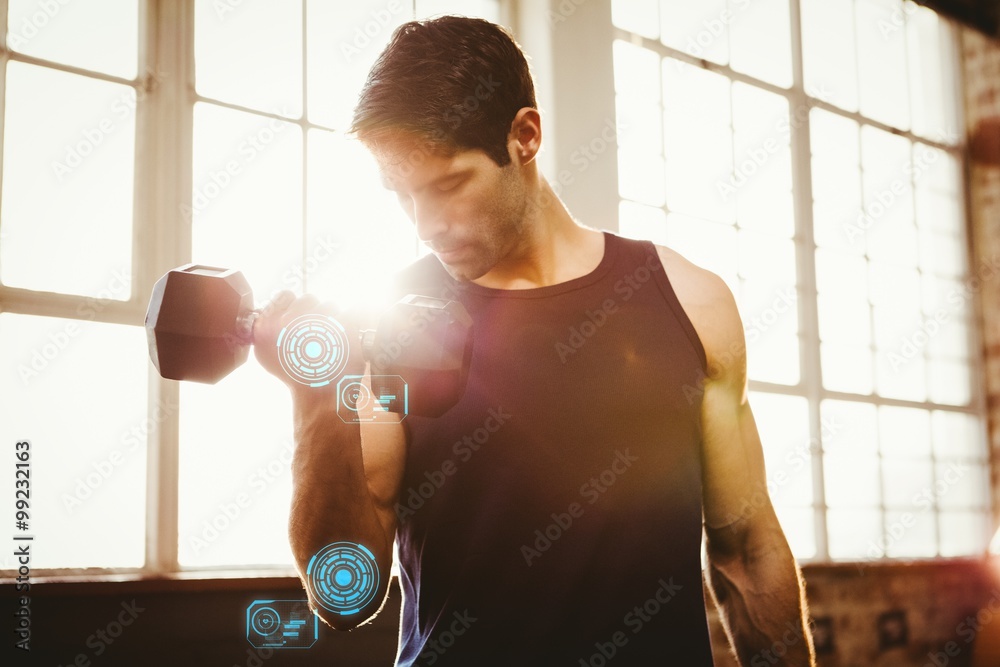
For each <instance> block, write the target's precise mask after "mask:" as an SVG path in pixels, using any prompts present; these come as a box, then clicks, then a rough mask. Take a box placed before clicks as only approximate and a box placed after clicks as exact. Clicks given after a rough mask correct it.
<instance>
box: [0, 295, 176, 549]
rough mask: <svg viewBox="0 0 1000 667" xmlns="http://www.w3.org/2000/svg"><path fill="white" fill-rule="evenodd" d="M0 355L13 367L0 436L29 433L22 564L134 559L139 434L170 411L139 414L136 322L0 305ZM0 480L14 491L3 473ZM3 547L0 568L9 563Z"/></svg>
mask: <svg viewBox="0 0 1000 667" xmlns="http://www.w3.org/2000/svg"><path fill="white" fill-rule="evenodd" d="M0 356H2V357H3V359H2V365H3V367H4V368H8V369H11V371H13V372H10V373H4V374H3V376H2V377H0V395H2V396H3V397H4V402H3V411H4V419H2V420H0V437H2V438H3V440H4V442H8V443H13V442H15V440H16V439H24V438H28V439H30V441H31V492H32V493H31V499H30V500H31V510H30V520H29V526H30V528H29V534H36V535H44V536H45V540H44V548H41V549H39V550H38V552H37V553H36V554H35V556H34V560H32V565H33V566H37V567H39V568H60V567H141V566H142V565H143V561H144V554H145V524H146V520H145V507H146V438H147V436H148V434H149V433H150V432H151V431H152V430H153V428H154V427H155V425H156V423H157V421H159V422H162V420H163V419H165V418H166V416H165V415H167V414H168V413H169V412H170V406H163V410H162V411H158V412H157V413H156V414H155V415H147V408H146V396H147V393H146V388H147V370H148V368H149V362H148V361H147V359H148V358H149V355H148V352H147V348H146V335H145V331H144V330H143V329H142V328H140V327H130V326H122V325H114V324H103V323H98V322H91V321H87V320H69V319H61V318H50V317H35V316H29V315H15V314H9V313H4V314H0ZM174 410H176V406H175V407H174ZM147 417H152V418H153V420H152V421H151V420H150V419H148V418H147ZM9 447H10V446H9ZM11 451H12V447H11ZM11 459H13V456H11ZM0 489H2V490H3V492H4V494H5V495H6V497H8V498H13V497H14V476H13V474H9V475H3V481H2V482H0ZM5 552H6V553H5V554H4V555H3V557H2V560H0V568H16V567H17V565H16V563H15V559H14V558H13V556H12V553H13V552H12V551H11V550H5Z"/></svg>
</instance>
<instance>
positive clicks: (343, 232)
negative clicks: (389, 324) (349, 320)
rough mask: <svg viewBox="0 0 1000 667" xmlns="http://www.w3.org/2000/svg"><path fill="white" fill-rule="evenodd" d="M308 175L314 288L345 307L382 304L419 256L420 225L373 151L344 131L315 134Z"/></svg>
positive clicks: (307, 269)
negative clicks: (385, 178)
mask: <svg viewBox="0 0 1000 667" xmlns="http://www.w3.org/2000/svg"><path fill="white" fill-rule="evenodd" d="M308 180H309V189H308V196H309V201H308V208H307V212H308V226H307V229H308V236H307V243H306V259H305V263H304V266H303V269H304V270H303V274H304V275H305V278H306V288H305V289H306V291H308V292H309V293H311V294H315V295H316V296H317V297H319V298H320V299H321V300H324V301H333V302H335V303H337V304H340V305H342V306H344V307H354V306H359V305H361V304H366V303H374V302H379V301H380V297H381V296H382V295H384V294H385V293H386V291H387V289H388V288H389V287H390V286H391V285H390V282H391V278H392V274H393V272H394V271H395V270H396V269H397V268H402V267H403V266H405V265H406V264H408V263H409V262H411V261H412V260H413V259H414V249H415V248H416V246H417V237H416V234H415V233H414V228H413V225H412V223H410V220H409V218H407V217H406V214H405V213H403V211H402V209H401V208H400V206H399V203H398V202H397V201H396V198H395V196H393V195H392V194H391V193H390V192H389V191H388V190H386V189H385V188H383V187H382V186H381V185H379V177H378V173H377V169H376V166H375V161H374V159H373V158H372V156H371V154H370V153H369V152H368V151H367V150H366V149H365V148H364V147H363V146H362V145H361V144H360V143H359V142H357V141H351V140H345V139H344V138H343V136H342V135H341V134H336V133H333V132H327V131H325V130H311V131H310V132H309V165H308ZM331 244H332V245H334V246H335V247H332V248H331ZM374 267H379V269H377V270H376V269H374ZM358 276H364V277H365V279H364V280H362V281H360V282H359V281H358V280H357V277H358ZM348 285H349V286H350V289H345V286H348Z"/></svg>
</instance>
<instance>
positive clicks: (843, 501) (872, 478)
mask: <svg viewBox="0 0 1000 667" xmlns="http://www.w3.org/2000/svg"><path fill="white" fill-rule="evenodd" d="M823 476H824V483H825V488H826V504H827V506H829V507H837V508H845V507H871V508H875V507H878V506H879V505H880V504H881V497H880V496H879V491H880V487H881V485H880V483H879V460H878V458H876V457H874V456H861V457H856V456H850V455H847V454H843V453H840V452H834V453H830V454H825V455H824V456H823Z"/></svg>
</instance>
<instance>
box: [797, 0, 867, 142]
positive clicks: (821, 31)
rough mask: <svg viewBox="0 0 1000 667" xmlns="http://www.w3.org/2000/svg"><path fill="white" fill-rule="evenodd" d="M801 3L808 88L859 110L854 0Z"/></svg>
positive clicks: (843, 107) (836, 103)
mask: <svg viewBox="0 0 1000 667" xmlns="http://www.w3.org/2000/svg"><path fill="white" fill-rule="evenodd" d="M801 7H802V58H803V67H804V71H805V83H806V92H807V93H809V94H810V95H813V96H819V97H822V98H823V99H825V100H826V101H827V102H829V103H830V104H835V105H836V106H838V107H840V108H841V109H846V110H848V111H857V110H858V78H857V77H858V75H857V71H858V68H857V63H856V60H855V58H856V53H855V33H854V0H801ZM814 136H815V134H814Z"/></svg>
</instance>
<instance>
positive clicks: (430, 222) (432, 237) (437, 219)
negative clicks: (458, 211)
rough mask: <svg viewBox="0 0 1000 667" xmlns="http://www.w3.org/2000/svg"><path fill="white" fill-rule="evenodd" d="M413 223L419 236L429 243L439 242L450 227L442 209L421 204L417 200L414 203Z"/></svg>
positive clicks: (422, 240)
mask: <svg viewBox="0 0 1000 667" xmlns="http://www.w3.org/2000/svg"><path fill="white" fill-rule="evenodd" d="M413 224H414V226H415V227H416V231H417V238H419V239H420V240H421V242H423V243H427V244H435V243H437V241H438V239H440V238H441V237H442V236H444V233H445V232H446V231H447V229H448V225H447V224H446V223H445V221H444V217H443V216H442V215H441V212H440V210H436V209H434V208H431V207H429V206H421V205H420V204H419V203H418V202H416V201H414V203H413Z"/></svg>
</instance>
